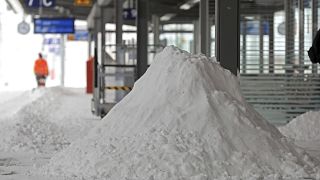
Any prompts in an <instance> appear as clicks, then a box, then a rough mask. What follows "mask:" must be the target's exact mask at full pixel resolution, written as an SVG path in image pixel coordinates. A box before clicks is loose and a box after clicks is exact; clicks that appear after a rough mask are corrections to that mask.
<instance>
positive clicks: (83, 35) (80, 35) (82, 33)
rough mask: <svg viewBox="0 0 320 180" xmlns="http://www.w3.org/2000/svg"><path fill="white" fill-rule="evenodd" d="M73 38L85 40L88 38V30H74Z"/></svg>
mask: <svg viewBox="0 0 320 180" xmlns="http://www.w3.org/2000/svg"><path fill="white" fill-rule="evenodd" d="M74 38H75V40H76V41H87V40H88V39H89V32H88V31H87V30H76V32H75V33H74Z"/></svg>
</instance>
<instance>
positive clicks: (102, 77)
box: [99, 7, 106, 103]
mask: <svg viewBox="0 0 320 180" xmlns="http://www.w3.org/2000/svg"><path fill="white" fill-rule="evenodd" d="M100 12H101V14H100V32H101V35H100V56H101V57H100V58H101V62H100V63H101V66H100V67H101V68H100V72H99V73H100V76H99V77H100V103H105V87H106V79H105V68H104V65H105V64H106V48H105V46H106V27H105V24H106V23H105V8H104V7H101V9H100Z"/></svg>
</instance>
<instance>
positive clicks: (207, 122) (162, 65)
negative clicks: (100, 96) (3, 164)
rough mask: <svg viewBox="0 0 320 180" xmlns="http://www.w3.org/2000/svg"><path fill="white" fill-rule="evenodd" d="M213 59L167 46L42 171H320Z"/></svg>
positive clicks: (167, 175)
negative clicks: (123, 94) (121, 95)
mask: <svg viewBox="0 0 320 180" xmlns="http://www.w3.org/2000/svg"><path fill="white" fill-rule="evenodd" d="M238 83H239V82H238V80H237V79H236V77H235V76H233V75H232V74H231V73H230V72H229V71H227V70H225V69H223V68H222V67H221V66H220V65H219V64H218V63H217V62H215V61H214V60H213V59H208V58H207V57H205V56H202V55H192V54H189V53H187V52H184V51H181V50H179V49H177V48H175V47H167V48H165V49H164V51H163V52H161V53H160V54H158V55H157V56H156V57H155V60H154V63H153V64H152V65H151V66H150V68H149V69H148V71H147V72H146V73H145V75H144V76H143V77H142V78H141V79H139V81H138V82H137V83H136V84H135V86H134V88H133V90H132V91H131V93H130V94H128V95H127V96H126V97H125V98H124V99H123V100H122V101H121V102H120V103H118V104H117V105H116V106H115V107H114V108H113V109H112V110H111V111H110V112H109V114H108V115H107V116H106V117H105V118H104V119H103V121H102V122H101V124H99V125H98V126H97V127H95V128H93V129H92V130H91V131H90V132H89V134H88V135H87V136H85V137H83V138H82V139H79V140H77V141H75V142H73V143H72V144H71V145H70V146H69V147H68V148H66V149H64V150H63V151H61V152H60V153H58V154H57V155H55V156H54V157H53V158H52V159H51V160H50V162H49V164H48V165H46V166H45V167H44V168H43V169H42V173H44V174H51V175H58V174H59V175H65V176H66V177H78V178H80V179H81V178H83V179H99V180H100V179H108V180H109V179H110V180H127V179H130V180H144V179H148V180H177V179H185V180H213V179H226V180H227V179H237V180H238V179H288V180H289V179H290V180H292V179H304V178H319V173H320V172H319V167H317V164H318V162H317V161H314V160H312V159H310V157H309V156H308V155H307V154H306V153H304V151H301V150H300V149H299V148H298V147H296V146H295V145H294V144H293V143H291V141H288V140H287V139H286V138H285V137H284V136H283V135H282V134H281V133H280V132H279V131H278V129H277V128H275V127H274V126H273V125H271V124H269V123H268V122H267V121H266V120H264V119H263V118H262V117H261V116H260V115H259V114H258V113H257V112H256V111H254V109H253V108H252V107H251V106H250V105H248V104H247V103H246V102H245V101H244V98H243V97H242V95H241V93H240V90H239V85H238Z"/></svg>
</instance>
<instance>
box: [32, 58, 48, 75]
mask: <svg viewBox="0 0 320 180" xmlns="http://www.w3.org/2000/svg"><path fill="white" fill-rule="evenodd" d="M33 70H34V73H35V74H38V75H46V76H47V75H48V74H49V72H48V64H47V61H46V60H45V59H42V58H39V59H37V60H36V61H35V63H34V68H33Z"/></svg>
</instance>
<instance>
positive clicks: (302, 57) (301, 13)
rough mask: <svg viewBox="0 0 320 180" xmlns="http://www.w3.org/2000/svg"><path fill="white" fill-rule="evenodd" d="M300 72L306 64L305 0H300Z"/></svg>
mask: <svg viewBox="0 0 320 180" xmlns="http://www.w3.org/2000/svg"><path fill="white" fill-rule="evenodd" d="M298 6H299V73H300V74H302V73H303V72H304V71H303V64H304V0H299V2H298Z"/></svg>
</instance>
